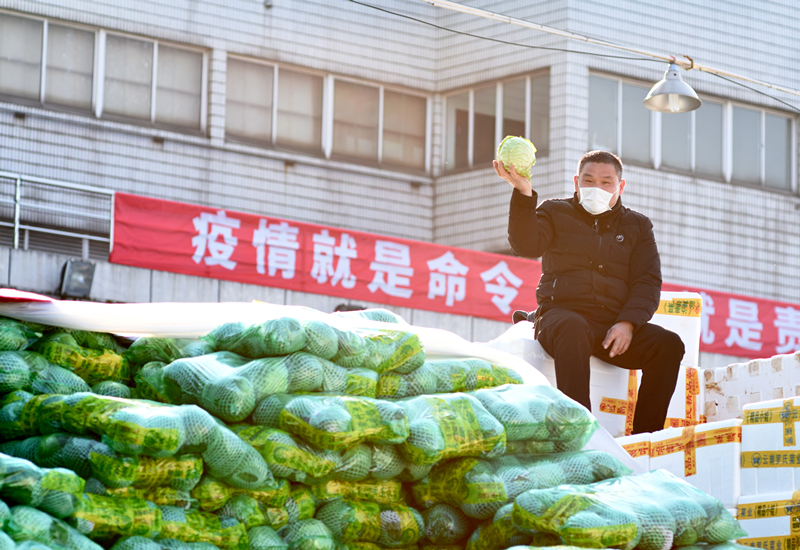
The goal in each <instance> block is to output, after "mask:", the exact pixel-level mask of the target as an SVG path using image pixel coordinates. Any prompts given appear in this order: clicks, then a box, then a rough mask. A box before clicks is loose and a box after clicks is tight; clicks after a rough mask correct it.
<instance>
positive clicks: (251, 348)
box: [203, 317, 307, 359]
mask: <svg viewBox="0 0 800 550" xmlns="http://www.w3.org/2000/svg"><path fill="white" fill-rule="evenodd" d="M203 340H204V341H206V342H208V343H209V344H210V345H211V347H212V348H213V349H214V351H232V352H233V353H236V354H238V355H241V356H242V357H249V358H250V359H259V358H261V357H275V356H278V355H288V354H290V353H294V352H295V351H300V350H301V349H303V347H305V345H306V343H307V337H306V331H305V330H304V328H303V325H302V323H301V322H300V321H298V320H297V319H293V318H291V317H281V318H279V319H271V320H269V321H266V322H264V323H259V324H255V325H246V324H245V323H239V322H236V323H225V324H223V325H220V326H218V327H217V328H215V329H214V330H212V331H211V332H210V333H209V334H207V335H206V336H204V337H203Z"/></svg>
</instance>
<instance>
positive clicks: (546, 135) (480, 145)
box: [444, 73, 550, 170]
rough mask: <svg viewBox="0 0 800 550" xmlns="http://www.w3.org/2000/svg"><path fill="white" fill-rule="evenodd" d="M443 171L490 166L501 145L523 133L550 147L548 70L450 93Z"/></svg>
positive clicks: (544, 149) (543, 150)
mask: <svg viewBox="0 0 800 550" xmlns="http://www.w3.org/2000/svg"><path fill="white" fill-rule="evenodd" d="M445 125H446V130H445V159H444V164H445V170H458V169H467V168H472V167H478V168H486V167H487V166H488V165H489V164H490V163H491V161H492V159H494V156H495V151H496V149H497V144H498V143H499V142H500V141H501V140H502V139H503V138H504V137H505V136H508V135H515V136H524V137H527V138H528V139H530V140H531V141H532V142H533V144H534V145H535V146H536V149H537V152H536V155H537V157H543V156H546V155H547V154H548V152H549V149H550V74H549V73H546V74H540V75H535V76H530V77H523V78H517V79H514V80H509V81H503V82H497V83H495V84H492V85H489V86H483V87H480V88H475V89H472V90H467V91H463V92H460V93H457V94H453V95H448V96H447V97H446V115H445Z"/></svg>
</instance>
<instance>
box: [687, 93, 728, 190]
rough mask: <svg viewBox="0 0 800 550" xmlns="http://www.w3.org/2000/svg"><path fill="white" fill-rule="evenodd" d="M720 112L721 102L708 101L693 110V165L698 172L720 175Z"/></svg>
mask: <svg viewBox="0 0 800 550" xmlns="http://www.w3.org/2000/svg"><path fill="white" fill-rule="evenodd" d="M722 112H723V109H722V104H720V103H712V102H710V101H704V102H703V105H702V107H700V108H699V109H697V110H696V111H694V116H695V119H694V132H695V158H694V166H695V171H696V172H697V173H698V174H702V175H706V176H713V177H716V178H719V177H722Z"/></svg>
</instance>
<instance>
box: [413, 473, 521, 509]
mask: <svg viewBox="0 0 800 550" xmlns="http://www.w3.org/2000/svg"><path fill="white" fill-rule="evenodd" d="M411 491H412V495H413V497H414V501H415V502H416V503H417V505H418V506H419V507H421V508H431V507H433V506H435V505H436V504H439V503H444V504H450V505H452V506H458V507H460V508H461V510H462V511H463V512H464V513H465V514H466V515H468V516H469V517H471V518H475V519H487V518H490V517H492V516H493V515H494V513H495V512H497V510H499V509H500V508H501V507H502V506H503V505H504V504H505V503H506V502H508V494H507V493H506V487H505V485H504V484H503V481H502V480H501V479H500V478H499V477H498V476H497V475H495V473H494V470H493V468H492V466H491V464H490V463H489V462H488V461H486V460H481V459H477V458H460V459H456V460H451V461H448V462H445V463H443V464H441V465H440V466H437V467H436V468H434V469H433V470H432V471H431V473H430V475H428V476H427V477H424V478H422V479H421V480H420V481H418V482H417V483H415V484H414V485H413V486H412V488H411Z"/></svg>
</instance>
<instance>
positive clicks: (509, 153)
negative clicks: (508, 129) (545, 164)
mask: <svg viewBox="0 0 800 550" xmlns="http://www.w3.org/2000/svg"><path fill="white" fill-rule="evenodd" d="M497 160H498V161H500V162H502V163H503V166H504V167H505V169H506V170H510V168H509V165H511V164H513V165H514V169H515V170H516V171H517V174H519V175H520V176H525V177H526V178H528V179H530V178H531V167H532V166H533V165H534V164H536V147H535V146H534V145H533V143H531V142H530V141H529V140H527V139H525V138H524V137H518V136H506V138H505V139H504V140H503V141H501V142H500V145H499V146H498V147H497Z"/></svg>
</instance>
